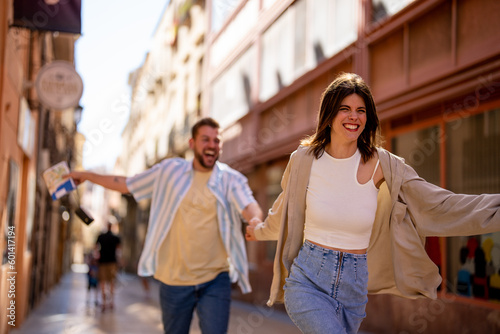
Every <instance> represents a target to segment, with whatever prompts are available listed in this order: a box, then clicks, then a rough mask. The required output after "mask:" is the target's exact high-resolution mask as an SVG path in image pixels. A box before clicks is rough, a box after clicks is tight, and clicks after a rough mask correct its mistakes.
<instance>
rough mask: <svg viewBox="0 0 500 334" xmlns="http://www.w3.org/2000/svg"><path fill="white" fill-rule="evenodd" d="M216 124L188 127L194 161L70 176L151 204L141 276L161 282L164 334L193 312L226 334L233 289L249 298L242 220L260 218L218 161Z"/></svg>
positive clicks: (242, 184) (182, 326)
mask: <svg viewBox="0 0 500 334" xmlns="http://www.w3.org/2000/svg"><path fill="white" fill-rule="evenodd" d="M221 146H222V144H221V139H220V135H219V124H218V123H217V122H216V121H215V120H213V119H212V118H203V119H201V120H200V121H198V122H197V123H196V124H195V125H194V126H193V128H192V138H191V139H190V140H189V147H190V148H191V149H192V150H193V151H194V159H193V161H192V162H188V161H186V160H184V159H180V158H173V159H166V160H164V161H162V162H160V163H158V164H157V165H155V166H153V167H152V168H151V169H149V170H146V171H145V172H143V173H140V174H138V175H136V176H134V177H130V178H125V177H120V176H111V175H107V176H105V175H98V174H94V173H90V172H72V173H70V174H68V176H69V177H72V178H73V179H74V181H75V182H76V183H77V184H79V183H81V182H83V181H85V180H89V181H91V182H94V183H97V184H100V185H102V186H104V187H106V188H109V189H114V190H117V191H120V192H122V193H129V192H130V193H132V194H133V196H134V197H135V199H136V200H138V201H139V200H142V199H147V198H150V199H151V214H150V219H149V225H148V232H147V235H146V241H145V244H144V248H143V252H142V255H141V259H140V261H139V275H141V276H151V275H153V276H154V277H155V278H156V279H157V280H159V281H160V282H161V285H160V302H161V307H162V317H163V325H164V330H165V333H169V334H172V333H175V334H177V333H179V334H180V333H185V334H187V333H189V327H190V324H191V319H192V316H193V311H194V309H196V311H197V314H198V317H199V319H200V328H201V330H202V332H203V333H204V334H211V333H218V334H219V333H226V332H227V327H228V322H229V306H230V297H231V296H230V294H231V282H235V281H238V283H239V286H240V288H241V289H242V291H243V293H247V292H250V291H251V288H250V284H249V279H248V263H247V258H246V250H245V241H244V238H243V234H242V229H241V219H240V213H241V215H242V216H243V218H244V219H245V220H246V221H248V222H250V221H252V220H253V219H262V211H261V209H260V207H259V205H258V204H257V203H256V201H255V199H254V198H253V196H252V192H251V190H250V188H249V186H248V183H247V179H246V178H245V177H244V176H243V175H242V174H241V173H239V172H237V171H235V170H233V169H231V168H230V167H229V166H227V165H225V164H223V163H220V162H218V161H217V160H218V158H219V152H220V149H221Z"/></svg>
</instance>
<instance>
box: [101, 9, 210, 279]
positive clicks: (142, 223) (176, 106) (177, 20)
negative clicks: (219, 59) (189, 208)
mask: <svg viewBox="0 0 500 334" xmlns="http://www.w3.org/2000/svg"><path fill="white" fill-rule="evenodd" d="M206 25H207V23H206V14H205V1H203V0H196V1H193V0H189V1H184V0H172V1H170V2H169V3H168V5H167V6H166V8H165V11H164V13H163V14H162V15H161V19H160V21H159V22H158V25H157V27H156V31H155V34H154V38H153V44H152V47H151V49H150V51H149V53H148V55H147V57H146V59H145V61H144V63H143V64H142V66H141V67H140V68H139V69H137V70H136V71H135V72H134V73H131V74H130V80H129V83H130V86H131V88H132V100H131V107H130V118H129V121H128V123H127V125H126V127H125V130H124V131H123V134H122V139H123V147H124V148H125V149H124V150H123V153H122V154H121V155H120V157H119V158H118V161H117V164H116V166H115V171H114V172H115V173H116V174H120V175H127V176H132V175H135V174H137V173H140V172H142V171H144V170H146V169H147V168H149V167H151V166H152V165H154V164H155V163H157V162H159V161H161V160H162V159H165V158H171V157H174V156H181V157H187V158H189V155H190V154H191V152H190V151H189V146H188V141H189V138H190V137H191V127H192V126H193V124H194V123H195V122H196V120H197V119H198V118H199V117H200V115H201V90H202V87H201V76H202V70H203V69H202V65H203V63H204V51H205V49H204V40H205V33H206ZM110 196H112V198H113V199H112V200H111V203H112V205H113V208H114V210H115V212H116V214H117V215H118V216H119V217H122V219H123V224H121V231H120V233H121V235H122V236H123V242H124V247H123V257H124V258H127V259H129V260H128V261H127V270H128V271H130V272H136V270H137V263H138V261H139V256H140V253H141V250H142V246H143V243H144V239H145V235H146V229H147V222H148V218H149V202H147V201H144V202H141V203H136V202H135V201H134V199H133V198H132V197H131V196H121V197H120V195H119V194H116V193H114V194H110Z"/></svg>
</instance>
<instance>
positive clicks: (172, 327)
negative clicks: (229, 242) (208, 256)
mask: <svg viewBox="0 0 500 334" xmlns="http://www.w3.org/2000/svg"><path fill="white" fill-rule="evenodd" d="M160 304H161V310H162V318H163V328H164V331H165V334H188V333H189V327H190V326H191V320H192V318H193V312H194V310H195V309H196V313H197V315H198V318H199V321H200V329H201V332H202V333H203V334H224V333H227V328H228V324H229V308H230V304H231V281H230V279H229V274H228V273H227V272H223V273H220V274H219V275H218V276H217V277H216V278H215V279H213V280H212V281H209V282H206V283H203V284H200V285H188V286H177V285H175V286H173V285H167V284H164V283H161V282H160Z"/></svg>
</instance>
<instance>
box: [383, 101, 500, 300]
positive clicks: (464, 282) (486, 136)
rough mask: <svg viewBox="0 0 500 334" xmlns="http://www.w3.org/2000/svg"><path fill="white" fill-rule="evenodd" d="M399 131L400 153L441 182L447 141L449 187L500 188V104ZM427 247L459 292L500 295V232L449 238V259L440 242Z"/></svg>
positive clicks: (431, 240)
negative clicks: (441, 123) (443, 254)
mask: <svg viewBox="0 0 500 334" xmlns="http://www.w3.org/2000/svg"><path fill="white" fill-rule="evenodd" d="M440 129H441V128H440V127H439V126H433V127H429V128H426V129H423V130H417V131H413V132H409V133H405V134H403V135H399V136H397V137H395V138H393V140H392V144H393V151H394V153H395V154H397V155H399V156H401V157H403V158H405V160H406V162H407V163H408V164H409V165H411V166H412V167H413V168H414V169H415V170H416V172H417V173H418V174H419V175H420V176H421V177H423V178H424V179H426V180H427V181H428V182H431V183H434V184H436V185H440V184H442V182H441V180H440V176H439V171H440V166H441V165H442V164H443V161H441V159H442V157H441V154H440V148H441V144H442V143H443V142H444V147H445V151H446V152H445V159H446V160H445V162H446V180H445V181H446V188H447V189H449V190H451V191H453V192H455V193H462V194H484V193H495V194H498V193H500V154H498V147H500V109H494V110H490V111H487V112H485V113H482V114H479V115H474V116H466V117H462V118H459V119H456V120H454V121H451V122H447V123H446V124H445V126H444V129H445V130H444V133H442V131H440ZM426 248H427V251H428V254H429V256H430V257H431V259H433V261H434V262H435V263H436V264H437V265H438V266H441V265H444V266H446V282H444V283H445V284H446V290H447V291H449V292H452V293H456V294H458V295H462V296H466V297H473V298H479V299H484V300H490V301H500V232H498V233H490V234H485V235H476V236H469V237H450V238H446V248H445V249H446V263H443V264H441V254H440V249H441V248H440V245H439V242H438V240H437V239H436V238H428V239H427V245H426Z"/></svg>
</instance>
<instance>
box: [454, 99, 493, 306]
mask: <svg viewBox="0 0 500 334" xmlns="http://www.w3.org/2000/svg"><path fill="white" fill-rule="evenodd" d="M446 137H447V141H446V159H447V170H446V183H447V188H448V189H450V190H451V191H453V192H456V193H464V194H483V193H500V155H499V154H498V147H500V109H495V110H491V111H488V112H486V113H484V114H480V115H475V116H472V117H468V118H460V119H458V120H455V121H453V122H450V123H448V124H447V126H446ZM447 253H448V254H447V255H448V261H447V262H448V263H447V265H448V282H447V284H448V286H449V289H450V290H451V291H453V292H456V293H457V294H460V295H464V296H468V297H475V298H481V299H487V300H496V301H500V275H499V274H500V233H491V234H486V235H477V236H472V237H455V238H448V239H447Z"/></svg>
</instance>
